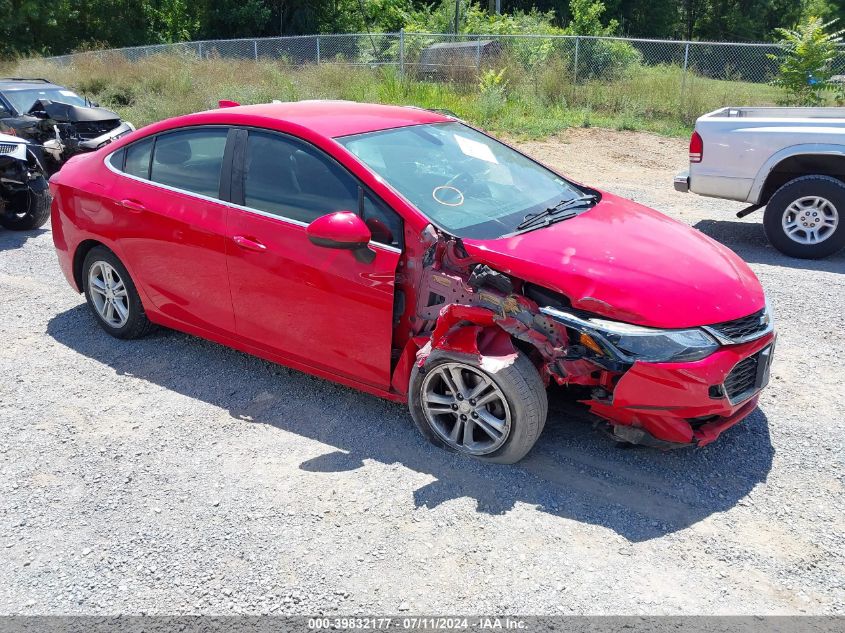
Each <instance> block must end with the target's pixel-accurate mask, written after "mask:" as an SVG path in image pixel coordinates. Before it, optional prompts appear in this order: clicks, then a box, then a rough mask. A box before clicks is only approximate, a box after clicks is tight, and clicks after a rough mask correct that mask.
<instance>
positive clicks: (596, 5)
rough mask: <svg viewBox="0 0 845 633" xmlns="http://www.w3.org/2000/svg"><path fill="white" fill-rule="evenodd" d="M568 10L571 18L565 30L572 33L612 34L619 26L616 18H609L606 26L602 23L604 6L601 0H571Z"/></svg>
mask: <svg viewBox="0 0 845 633" xmlns="http://www.w3.org/2000/svg"><path fill="white" fill-rule="evenodd" d="M569 10H570V12H571V14H572V20H571V21H570V22H569V24H568V25H567V27H566V30H567V32H568V33H571V34H572V35H612V34H614V33H615V32H616V29H617V28H618V27H619V23H618V22H617V21H616V20H610V22H608V24H607V25H606V26H605V25H604V24H602V22H601V16H602V15H603V14H604V12H605V11H606V7H605V6H604V2H602V1H601V0H572V1H571V2H570V4H569Z"/></svg>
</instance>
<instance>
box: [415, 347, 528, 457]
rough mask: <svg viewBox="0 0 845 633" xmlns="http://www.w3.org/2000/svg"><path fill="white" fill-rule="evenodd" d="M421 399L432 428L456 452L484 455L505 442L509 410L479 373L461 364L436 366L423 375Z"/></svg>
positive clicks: (497, 389) (502, 394) (509, 424)
mask: <svg viewBox="0 0 845 633" xmlns="http://www.w3.org/2000/svg"><path fill="white" fill-rule="evenodd" d="M421 396H422V397H421V402H422V408H423V411H424V412H425V416H426V418H427V419H428V422H429V424H430V425H431V428H432V429H433V430H434V432H435V433H437V435H438V436H440V438H441V439H442V440H443V441H444V442H446V443H447V444H448V445H449V446H451V447H452V448H454V449H455V450H457V451H459V452H462V453H468V454H470V455H486V454H488V453H492V452H493V451H495V450H497V449H498V448H500V447H501V446H502V445H503V444H504V443H505V442H506V441H507V439H508V435H509V434H510V430H511V412H510V407H509V406H508V402H507V399H506V398H505V394H504V393H502V390H501V389H499V387H498V386H497V385H496V383H494V382H493V381H492V380H491V379H490V377H489V376H487V375H486V374H485V373H484V372H482V371H481V370H479V369H477V368H475V367H472V366H470V365H466V364H464V363H455V362H448V363H443V364H441V365H437V366H436V367H434V368H433V369H432V370H431V371H430V372H429V373H427V374H426V376H425V379H424V380H423V384H422V394H421Z"/></svg>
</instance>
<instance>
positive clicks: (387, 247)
mask: <svg viewBox="0 0 845 633" xmlns="http://www.w3.org/2000/svg"><path fill="white" fill-rule="evenodd" d="M139 140H140V139H139ZM125 147H127V146H125V145H124V146H123V147H119V148H117V149H116V150H115V151H113V152H109V153H108V154H106V156H105V158H103V163H104V164H105V166H106V168H107V169H108V170H109V171H111V172H112V173H114V174H117V175H118V176H121V177H123V178H129V179H130V180H135V181H137V182H142V183H144V184H147V185H151V186H153V187H158V188H159V189H164V190H165V191H172V192H173V193H181V194H182V195H186V196H190V197H193V198H198V199H200V200H205V201H206V202H214V203H216V204H220V205H223V206H224V207H229V208H232V209H238V210H240V211H248V212H249V213H254V214H255V215H260V216H262V217H265V218H270V219H271V220H277V221H279V222H281V223H282V224H289V225H291V226H299V227H302V228H305V227H307V226H308V224H306V223H305V222H300V221H299V220H292V219H290V218H286V217H284V216H281V215H275V214H273V213H270V212H269V211H262V210H260V209H253V208H252V207H245V206H242V205H240V204H235V203H234V202H228V201H226V200H221V199H220V198H212V197H211V196H206V195H203V194H201V193H196V192H195V191H188V190H187V189H179V188H178V187H171V186H170V185H165V184H162V183H160V182H156V181H155V180H149V179H147V178H141V177H139V176H134V175H133V174H127V173H126V172H125V171H120V170H119V169H118V168H117V167H115V166H114V165H112V162H111V158H112V156H114V155H115V154H117V152H119V151H120V150H122V149H124V148H125ZM368 246H369V247H370V248H375V249H377V250H384V251H387V252H390V253H399V254H401V253H402V249H400V248H396V247H395V246H390V245H389V244H382V243H381V242H373V241H370V243H369V244H368Z"/></svg>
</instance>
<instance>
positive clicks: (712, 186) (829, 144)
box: [675, 108, 845, 259]
mask: <svg viewBox="0 0 845 633" xmlns="http://www.w3.org/2000/svg"><path fill="white" fill-rule="evenodd" d="M689 160H690V168H689V171H684V172H682V173H680V174H678V175H677V176H675V189H677V190H678V191H692V192H694V193H697V194H701V195H703V196H712V197H715V198H725V199H728V200H739V201H742V202H748V203H750V205H751V206H749V207H748V208H746V209H743V210H742V211H740V212H739V213H737V216H738V217H743V216H745V215H748V214H749V213H751V212H752V211H756V210H757V209H759V208H761V207H763V206H765V207H766V211H765V213H764V214H763V226H764V228H765V230H766V236H767V237H768V238H769V241H770V242H771V243H772V245H773V246H774V247H775V248H777V249H778V250H780V251H782V252H783V253H785V254H787V255H790V256H792V257H801V258H806V259H817V258H821V257H827V256H828V255H831V254H833V253H835V252H837V251H838V250H840V249H841V248H843V247H845V108H721V109H720V110H716V111H715V112H710V113H709V114H705V115H704V116H702V117H700V118H699V119H698V120H697V121H696V122H695V131H694V132H693V134H692V138H691V139H690V149H689Z"/></svg>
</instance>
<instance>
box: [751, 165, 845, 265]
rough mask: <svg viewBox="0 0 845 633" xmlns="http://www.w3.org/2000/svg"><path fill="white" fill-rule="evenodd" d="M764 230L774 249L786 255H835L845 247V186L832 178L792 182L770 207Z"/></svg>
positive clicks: (776, 193) (802, 257)
mask: <svg viewBox="0 0 845 633" xmlns="http://www.w3.org/2000/svg"><path fill="white" fill-rule="evenodd" d="M763 227H764V228H765V230H766V237H768V238H769V242H770V243H771V244H772V246H774V247H775V248H776V249H778V250H779V251H780V252H782V253H784V254H785V255H789V256H790V257H798V258H800V259H821V258H822V257H827V256H828V255H832V254H833V253H835V252H837V251H838V250H840V249H841V248H843V247H845V183H843V182H842V181H841V180H837V179H836V178H832V177H831V176H802V177H800V178H796V179H794V180H790V181H789V182H788V183H786V184H785V185H783V186H782V187H781V188H780V189H778V190H777V191H776V192H775V193H774V195H773V196H772V197H771V199H770V200H769V202H768V204H766V211H765V213H764V215H763Z"/></svg>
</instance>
